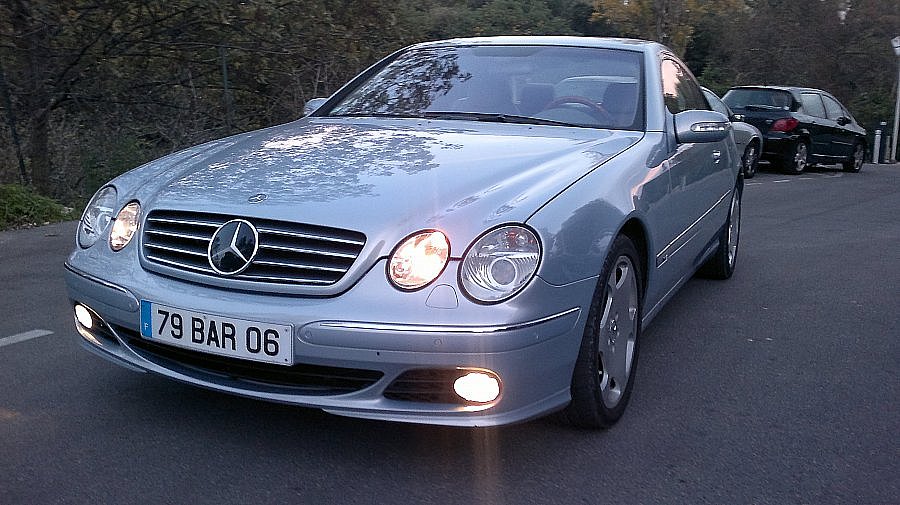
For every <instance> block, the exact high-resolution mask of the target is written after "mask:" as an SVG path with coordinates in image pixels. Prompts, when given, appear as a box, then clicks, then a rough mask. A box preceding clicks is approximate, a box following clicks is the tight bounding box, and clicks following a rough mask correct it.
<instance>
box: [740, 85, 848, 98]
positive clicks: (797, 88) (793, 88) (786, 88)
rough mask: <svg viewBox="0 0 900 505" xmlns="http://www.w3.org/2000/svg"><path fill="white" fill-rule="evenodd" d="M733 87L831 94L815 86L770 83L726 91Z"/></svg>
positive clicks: (743, 87) (741, 87) (742, 87)
mask: <svg viewBox="0 0 900 505" xmlns="http://www.w3.org/2000/svg"><path fill="white" fill-rule="evenodd" d="M733 89H773V90H777V91H787V92H790V93H825V94H826V95H829V96H830V95H831V93H829V92H827V91H824V90H821V89H816V88H804V87H800V86H778V85H771V84H766V85H759V86H756V85H747V86H732V87H730V88H728V91H731V90H733Z"/></svg>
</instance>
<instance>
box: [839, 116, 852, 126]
mask: <svg viewBox="0 0 900 505" xmlns="http://www.w3.org/2000/svg"><path fill="white" fill-rule="evenodd" d="M836 121H837V124H839V125H841V126H845V125H848V124H850V118H848V117H847V116H841V117H839V118H837V119H836Z"/></svg>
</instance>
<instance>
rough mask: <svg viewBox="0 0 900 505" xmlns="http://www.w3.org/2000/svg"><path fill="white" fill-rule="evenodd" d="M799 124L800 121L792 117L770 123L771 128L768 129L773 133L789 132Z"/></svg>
mask: <svg viewBox="0 0 900 505" xmlns="http://www.w3.org/2000/svg"><path fill="white" fill-rule="evenodd" d="M798 124H800V121H797V120H796V119H794V118H792V117H786V118H781V119H779V120H778V121H775V122H774V123H772V127H771V128H769V131H773V132H789V131H791V130H793V129H794V128H796V127H797V125H798Z"/></svg>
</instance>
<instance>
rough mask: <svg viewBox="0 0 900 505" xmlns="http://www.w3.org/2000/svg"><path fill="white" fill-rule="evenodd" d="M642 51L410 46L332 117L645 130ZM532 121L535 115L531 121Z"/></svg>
mask: <svg viewBox="0 0 900 505" xmlns="http://www.w3.org/2000/svg"><path fill="white" fill-rule="evenodd" d="M642 82H643V79H642V65H641V53H638V52H634V51H623V50H609V49H591V48H580V47H558V46H438V47H424V48H417V49H412V50H409V51H406V52H404V53H401V54H400V55H398V56H397V57H396V58H395V59H394V60H392V61H391V62H390V63H388V64H387V65H386V66H385V67H383V68H381V69H380V70H379V71H377V72H376V73H375V74H374V75H373V76H372V77H370V78H369V79H367V80H366V81H364V82H361V83H359V84H358V85H357V86H356V87H355V88H354V89H352V90H350V91H349V92H346V93H345V94H344V96H343V98H342V99H341V100H340V101H339V102H338V103H337V104H336V105H334V106H333V107H332V108H331V110H330V111H327V112H325V113H324V114H323V115H326V116H391V117H394V116H398V117H433V118H439V119H460V120H477V121H502V122H523V123H535V121H534V120H535V119H538V120H543V121H540V122H539V123H538V124H563V125H575V126H585V127H599V128H618V129H631V130H643V128H644V112H643V107H644V101H643V98H642V96H643V95H642ZM529 119H530V120H529Z"/></svg>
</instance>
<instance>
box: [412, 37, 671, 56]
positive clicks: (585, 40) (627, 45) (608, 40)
mask: <svg viewBox="0 0 900 505" xmlns="http://www.w3.org/2000/svg"><path fill="white" fill-rule="evenodd" d="M447 45H454V46H470V45H479V46H482V45H497V46H506V45H535V46H574V47H594V48H601V49H627V50H631V51H642V52H643V51H650V50H662V51H668V52H671V51H670V50H669V49H668V48H667V47H666V46H664V45H662V44H660V43H658V42H652V41H648V40H640V39H628V38H615V37H574V36H562V35H543V36H500V37H466V38H456V39H446V40H435V41H432V42H422V43H420V44H416V45H414V46H412V47H430V46H447Z"/></svg>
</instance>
